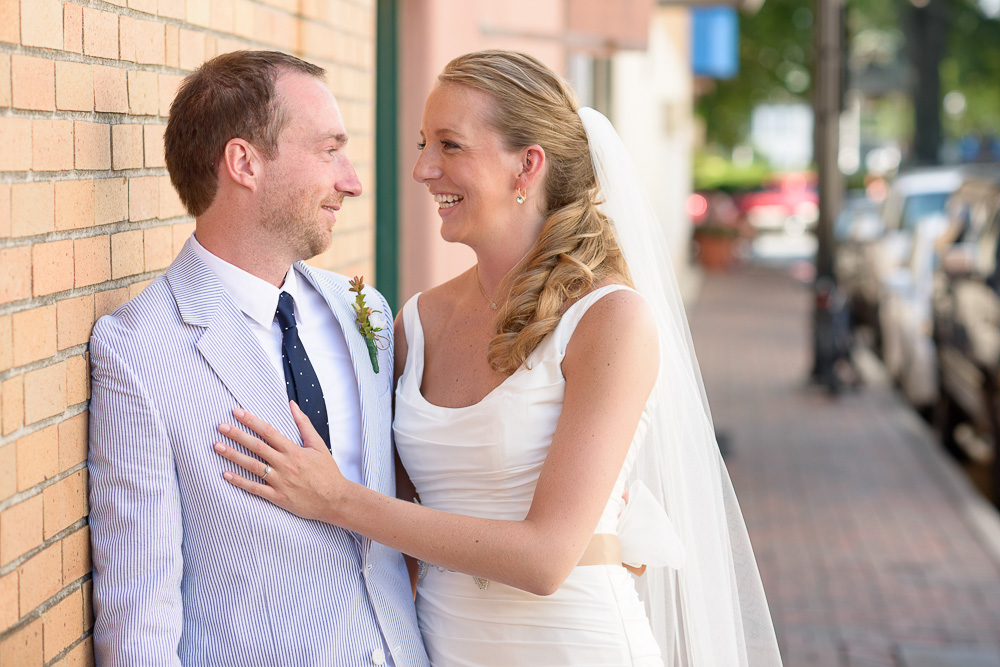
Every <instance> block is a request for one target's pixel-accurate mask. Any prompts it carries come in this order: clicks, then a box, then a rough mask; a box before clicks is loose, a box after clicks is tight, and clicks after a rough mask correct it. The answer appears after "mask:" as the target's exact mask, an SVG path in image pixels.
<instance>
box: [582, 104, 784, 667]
mask: <svg viewBox="0 0 1000 667" xmlns="http://www.w3.org/2000/svg"><path fill="white" fill-rule="evenodd" d="M579 114H580V117H581V118H582V119H583V125H584V128H585V129H586V131H587V139H588V141H589V142H590V154H591V157H592V158H593V162H594V172H595V174H596V176H597V182H598V185H599V188H600V194H599V197H600V200H601V201H602V203H601V205H600V209H601V210H602V211H603V212H604V213H605V215H607V216H608V217H609V218H610V219H611V221H612V222H613V224H614V228H615V234H616V236H617V238H618V243H619V245H620V247H621V249H622V252H623V253H624V255H625V260H626V262H627V263H628V266H629V270H630V271H631V273H632V279H633V281H634V282H635V287H636V289H637V290H638V291H639V292H640V293H641V294H642V295H643V296H644V297H645V298H646V300H647V301H648V302H649V304H650V305H651V307H652V309H653V311H654V312H655V314H656V318H657V325H658V328H659V335H660V336H659V337H660V359H661V362H660V374H659V379H658V381H657V385H656V387H657V388H656V390H655V391H656V392H658V396H657V397H656V399H655V402H654V403H653V405H654V406H655V411H654V413H653V415H652V420H651V423H650V427H649V430H648V432H647V434H646V438H645V441H644V443H643V444H642V447H641V448H640V449H639V458H638V460H637V462H636V465H635V467H634V468H633V471H634V472H633V477H635V478H637V479H640V478H641V480H642V481H643V483H644V484H645V485H646V487H648V488H649V490H650V491H651V492H652V493H653V495H654V496H655V497H656V499H657V500H658V501H659V502H660V503H661V504H662V506H663V508H664V509H665V510H666V512H667V514H668V516H669V517H670V520H671V522H672V524H673V526H674V528H675V530H676V531H677V534H678V536H679V538H680V541H681V543H682V544H683V547H684V551H685V554H686V557H685V559H684V562H683V564H682V565H681V566H680V567H679V568H678V569H673V568H669V567H660V568H648V569H647V570H646V573H645V575H644V576H642V577H641V578H639V579H638V587H639V593H640V595H641V596H642V597H643V599H644V600H645V601H646V603H647V610H648V612H649V615H650V619H649V620H650V622H651V623H652V626H653V631H654V633H655V634H656V638H657V641H658V642H659V643H660V647H661V649H662V651H663V658H664V663H665V664H666V665H668V666H671V667H737V666H739V667H776V666H780V665H781V657H780V656H779V653H778V644H777V641H776V639H775V635H774V626H773V624H772V622H771V615H770V613H769V611H768V608H767V600H766V599H765V597H764V589H763V587H762V586H761V582H760V574H759V573H758V571H757V563H756V561H755V560H754V555H753V550H752V548H751V546H750V538H749V536H748V535H747V530H746V526H745V524H744V523H743V514H742V513H741V511H740V507H739V503H738V502H737V500H736V494H735V493H734V491H733V485H732V482H731V481H730V479H729V473H728V472H727V470H726V466H725V463H724V462H723V461H722V457H721V456H720V454H719V447H718V444H717V443H716V440H715V431H714V427H713V425H712V416H711V412H710V411H709V407H708V399H707V397H706V394H705V388H704V385H703V383H702V378H701V371H700V369H699V367H698V361H697V359H696V357H695V353H694V346H693V344H692V342H691V333H690V331H689V329H688V322H687V317H686V316H685V314H684V305H683V303H682V301H681V296H680V292H679V290H678V287H677V278H676V276H675V275H674V271H673V266H672V264H671V261H670V254H669V252H667V245H666V242H665V240H664V235H663V231H662V229H661V228H660V225H659V222H658V221H657V218H656V214H655V213H654V211H653V208H652V205H651V204H650V203H649V200H648V198H647V197H646V194H645V192H644V191H643V189H642V186H641V185H640V181H639V178H638V175H637V174H636V172H635V168H634V167H633V165H632V161H631V159H630V158H629V156H628V153H627V152H626V150H625V146H624V145H623V144H622V141H621V139H620V138H619V137H618V133H617V132H615V129H614V127H612V125H611V123H610V122H609V121H608V119H607V118H605V117H604V116H603V115H602V114H601V113H599V112H597V111H595V110H593V109H590V108H586V107H584V108H581V109H580V111H579Z"/></svg>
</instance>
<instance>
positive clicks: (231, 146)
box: [222, 137, 261, 190]
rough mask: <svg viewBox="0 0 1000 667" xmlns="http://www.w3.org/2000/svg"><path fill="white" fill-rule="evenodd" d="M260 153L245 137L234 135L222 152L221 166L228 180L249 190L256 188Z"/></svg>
mask: <svg viewBox="0 0 1000 667" xmlns="http://www.w3.org/2000/svg"><path fill="white" fill-rule="evenodd" d="M260 167H261V155H260V153H259V152H258V151H257V149H256V148H254V146H253V144H251V143H250V142H249V141H247V140H246V139H240V138H239V137H234V138H232V139H230V140H229V141H228V142H227V143H226V149H225V150H224V151H223V153H222V168H223V169H224V170H225V171H226V173H227V174H229V178H230V180H232V181H233V182H235V183H238V184H239V185H242V186H243V187H245V188H249V189H250V190H256V189H257V184H258V179H259V177H260Z"/></svg>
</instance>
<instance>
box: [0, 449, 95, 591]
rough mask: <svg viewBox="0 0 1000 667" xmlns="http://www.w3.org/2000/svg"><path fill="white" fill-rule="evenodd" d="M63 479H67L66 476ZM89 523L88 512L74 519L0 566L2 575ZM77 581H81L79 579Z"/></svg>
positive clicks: (78, 466) (78, 467) (85, 464)
mask: <svg viewBox="0 0 1000 667" xmlns="http://www.w3.org/2000/svg"><path fill="white" fill-rule="evenodd" d="M86 466H87V462H86V461H84V462H82V463H78V464H77V465H75V466H73V468H75V469H76V470H75V471H74V472H79V471H80V470H83V469H84V468H86ZM66 477H69V475H66ZM63 479H65V477H64V478H63ZM89 525H90V517H89V514H88V516H84V517H81V518H79V519H77V520H76V521H74V522H73V523H71V524H70V525H68V526H66V527H65V528H63V529H62V530H60V531H59V532H58V533H56V534H55V535H53V536H52V537H50V538H49V539H47V540H43V541H42V543H41V544H40V545H39V546H37V547H35V548H34V549H31V550H29V551H27V552H25V553H23V554H21V555H20V556H18V557H17V558H15V559H14V560H12V561H11V562H9V563H7V564H6V565H4V566H3V567H2V568H0V577H5V576H7V575H8V574H10V573H11V572H13V571H14V570H16V569H17V568H19V567H21V566H22V565H24V564H25V563H27V562H28V561H29V560H31V559H32V558H34V557H35V556H37V555H38V554H40V553H41V552H43V551H45V550H46V549H48V548H49V547H51V546H52V545H53V544H55V543H56V542H58V541H59V540H63V539H65V538H67V537H69V536H70V535H73V534H74V533H76V532H77V531H78V530H80V529H81V528H83V527H84V526H89ZM84 576H86V575H84ZM77 581H79V579H78V580H77ZM43 604H44V603H43Z"/></svg>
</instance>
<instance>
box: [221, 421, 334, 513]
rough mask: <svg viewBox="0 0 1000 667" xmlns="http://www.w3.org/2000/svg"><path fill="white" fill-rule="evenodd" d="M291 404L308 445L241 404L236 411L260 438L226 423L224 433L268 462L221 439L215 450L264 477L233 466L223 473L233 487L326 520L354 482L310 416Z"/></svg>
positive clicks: (296, 511) (303, 440) (290, 510)
mask: <svg viewBox="0 0 1000 667" xmlns="http://www.w3.org/2000/svg"><path fill="white" fill-rule="evenodd" d="M290 405H291V408H292V417H293V418H294V419H295V424H296V425H297V426H298V427H299V433H301V434H302V442H303V444H304V446H302V447H299V446H298V445H297V444H296V443H294V442H292V441H291V440H289V439H288V438H286V437H285V436H283V435H282V434H281V433H280V432H278V430H277V429H276V428H274V427H273V426H271V425H270V424H268V423H267V422H265V421H264V420H262V419H260V418H258V417H255V416H253V415H252V414H250V413H249V412H247V411H246V410H241V409H239V408H237V409H236V410H233V416H234V417H236V419H237V421H239V422H240V423H241V424H243V425H244V426H246V427H247V428H249V429H250V430H251V431H253V432H254V433H256V434H258V435H259V436H260V437H259V438H255V437H254V436H252V435H250V434H249V433H246V432H245V431H243V430H242V429H239V428H236V427H234V426H231V425H230V424H220V425H219V432H220V433H221V434H222V435H224V436H225V437H227V438H229V439H230V440H232V441H234V442H236V443H237V444H239V445H242V446H243V447H244V448H246V449H247V451H250V452H252V453H254V454H256V455H257V456H259V457H260V458H261V459H263V462H261V461H260V460H258V459H256V458H254V457H252V456H248V455H246V454H244V453H242V452H240V451H238V450H237V449H236V448H234V447H231V446H229V445H226V444H223V443H221V442H217V443H215V451H216V452H218V453H219V454H221V455H222V456H223V458H226V459H228V460H229V461H232V462H233V463H235V464H236V465H238V466H239V467H241V468H243V469H244V470H245V471H246V472H247V473H249V475H250V476H251V477H252V478H254V479H257V480H259V481H252V480H251V479H248V478H247V477H243V476H242V475H237V474H234V473H232V472H229V471H226V472H224V473H222V476H223V477H224V478H225V479H226V481H227V482H229V483H230V484H232V485H233V486H236V487H239V488H241V489H243V490H245V491H249V492H250V493H252V494H254V495H257V496H260V497H261V498H264V499H265V500H269V501H271V502H272V503H274V504H275V505H278V506H279V507H282V508H284V509H286V510H288V511H289V512H291V513H292V514H296V515H298V516H300V517H302V518H304V519H322V518H323V517H324V516H325V515H328V514H329V510H330V508H331V506H333V505H334V503H336V502H337V500H336V499H337V497H338V494H340V493H341V492H342V491H343V489H344V487H345V485H346V484H347V483H348V482H347V480H346V479H345V478H344V476H343V475H342V474H341V472H340V468H338V467H337V463H336V462H335V461H334V460H333V457H332V456H330V451H329V450H328V449H327V448H326V443H325V442H323V439H322V438H321V437H320V435H319V434H318V433H317V432H316V429H314V428H313V425H312V422H310V421H309V417H307V416H306V415H305V413H303V412H302V410H300V409H299V406H298V405H296V404H295V403H294V402H292V403H290Z"/></svg>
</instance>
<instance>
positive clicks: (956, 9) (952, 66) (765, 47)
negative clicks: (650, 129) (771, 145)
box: [696, 0, 1000, 148]
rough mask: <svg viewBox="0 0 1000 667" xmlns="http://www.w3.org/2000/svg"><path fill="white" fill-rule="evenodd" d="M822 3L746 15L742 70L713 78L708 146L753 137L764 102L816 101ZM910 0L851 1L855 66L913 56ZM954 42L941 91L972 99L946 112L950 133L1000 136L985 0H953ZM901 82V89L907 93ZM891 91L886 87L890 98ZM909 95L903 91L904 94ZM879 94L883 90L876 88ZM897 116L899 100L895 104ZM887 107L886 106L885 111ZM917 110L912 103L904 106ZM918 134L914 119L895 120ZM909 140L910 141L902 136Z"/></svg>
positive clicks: (772, 4)
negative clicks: (908, 32) (817, 23)
mask: <svg viewBox="0 0 1000 667" xmlns="http://www.w3.org/2000/svg"><path fill="white" fill-rule="evenodd" d="M815 2H816V0H766V1H765V2H764V4H763V6H762V7H761V8H760V10H759V11H758V12H757V13H755V14H743V15H741V16H740V31H739V34H740V51H739V55H740V71H739V74H738V75H737V76H736V77H734V78H733V79H729V80H725V81H715V82H707V85H708V87H709V88H710V89H709V90H708V91H707V92H705V93H704V94H703V95H701V97H700V98H699V99H698V101H697V104H696V113H697V114H698V115H699V116H700V117H701V118H702V120H703V122H704V124H705V132H706V138H707V140H708V143H710V144H718V145H721V146H724V147H727V148H731V147H733V146H735V145H737V144H739V143H741V142H743V141H745V140H746V138H747V136H748V134H749V127H750V114H751V112H752V110H753V108H754V107H756V106H758V105H759V104H762V103H781V102H809V99H810V97H809V96H810V89H811V83H812V80H811V76H812V74H811V73H812V60H813V49H814V33H813V30H814V26H813V15H814V7H815ZM910 2H911V0H845V3H846V18H847V22H846V30H845V39H846V42H847V44H846V46H845V52H846V53H847V57H848V58H850V59H851V65H852V67H854V68H864V67H868V66H875V67H879V66H882V67H889V66H891V65H892V63H893V62H895V63H897V64H900V63H902V61H905V59H906V52H905V42H904V34H903V30H902V20H901V17H902V16H903V14H902V12H903V11H906V10H907V9H908V8H909V3H910ZM947 3H948V12H947V15H948V40H947V46H946V48H945V57H944V61H943V62H942V65H941V90H942V93H944V94H947V93H948V92H951V91H957V92H959V93H961V94H962V96H963V97H964V99H965V101H966V107H965V109H964V111H963V112H962V113H961V114H958V115H952V116H945V133H946V136H947V137H951V138H957V137H959V136H962V135H965V134H969V133H977V134H982V135H989V134H994V135H996V134H998V133H1000V20H998V19H997V18H996V17H989V16H986V15H984V12H983V9H982V5H983V4H984V3H983V0H947ZM900 71H902V72H904V75H903V77H902V80H896V81H895V82H894V84H895V88H896V90H897V91H899V89H900V88H902V89H903V90H904V91H905V88H906V86H905V84H906V81H905V71H906V66H905V63H902V67H901V68H900ZM890 92H891V91H889V90H886V91H885V94H886V95H889V94H890ZM900 92H902V91H900ZM875 94H876V96H878V95H877V91H876V92H875ZM888 106H889V107H890V108H892V109H894V111H893V113H894V114H897V115H898V114H899V113H900V107H899V105H898V104H890V105H888ZM883 111H884V109H883ZM903 112H904V113H912V107H910V108H909V109H907V108H904V109H903ZM890 125H893V126H895V127H896V128H897V131H898V132H901V133H902V132H912V128H913V123H912V119H911V118H897V119H896V120H894V121H891V122H890ZM897 138H898V140H899V143H901V144H903V145H907V144H909V143H910V141H911V138H910V137H905V136H899V137H897Z"/></svg>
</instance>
